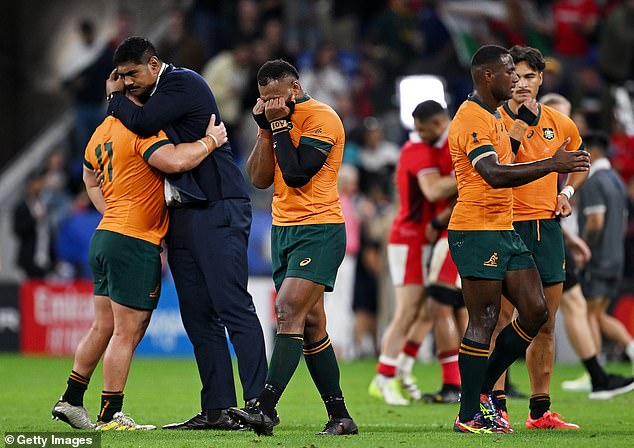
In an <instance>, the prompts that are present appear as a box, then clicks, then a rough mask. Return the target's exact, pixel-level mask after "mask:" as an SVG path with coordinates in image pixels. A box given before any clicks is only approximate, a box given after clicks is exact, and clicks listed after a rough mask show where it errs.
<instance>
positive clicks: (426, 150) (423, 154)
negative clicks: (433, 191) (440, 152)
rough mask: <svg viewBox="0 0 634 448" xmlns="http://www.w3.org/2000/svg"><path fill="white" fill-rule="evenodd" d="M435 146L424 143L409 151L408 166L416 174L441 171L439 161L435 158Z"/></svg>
mask: <svg viewBox="0 0 634 448" xmlns="http://www.w3.org/2000/svg"><path fill="white" fill-rule="evenodd" d="M432 151H434V148H430V147H429V146H427V145H425V144H424V143H421V144H420V148H416V150H415V151H410V152H409V160H408V161H407V162H408V166H409V167H410V171H411V172H412V173H413V174H414V175H418V174H426V173H436V172H438V171H440V168H439V167H438V163H437V161H436V160H435V159H434V156H433V153H432Z"/></svg>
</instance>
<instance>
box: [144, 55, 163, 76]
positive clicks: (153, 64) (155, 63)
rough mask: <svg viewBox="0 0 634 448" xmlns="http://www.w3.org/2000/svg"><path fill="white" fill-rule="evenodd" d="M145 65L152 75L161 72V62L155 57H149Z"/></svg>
mask: <svg viewBox="0 0 634 448" xmlns="http://www.w3.org/2000/svg"><path fill="white" fill-rule="evenodd" d="M147 63H148V67H150V70H151V71H152V73H154V74H156V73H158V72H159V71H160V70H161V61H159V59H158V58H157V57H156V56H152V57H150V59H148V61H147Z"/></svg>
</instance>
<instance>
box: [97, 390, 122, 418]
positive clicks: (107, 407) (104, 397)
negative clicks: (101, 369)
mask: <svg viewBox="0 0 634 448" xmlns="http://www.w3.org/2000/svg"><path fill="white" fill-rule="evenodd" d="M122 408H123V391H122V390H121V391H118V392H109V391H107V390H104V391H101V412H100V413H99V415H98V416H97V420H98V421H100V422H109V421H110V420H112V417H113V416H114V415H115V414H116V413H117V412H121V409H122Z"/></svg>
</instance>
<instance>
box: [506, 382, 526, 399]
mask: <svg viewBox="0 0 634 448" xmlns="http://www.w3.org/2000/svg"><path fill="white" fill-rule="evenodd" d="M505 392H506V398H521V399H526V398H528V396H527V395H526V394H524V393H522V392H520V391H519V389H518V388H517V387H515V386H514V385H513V384H512V383H509V384H508V386H506V390H505Z"/></svg>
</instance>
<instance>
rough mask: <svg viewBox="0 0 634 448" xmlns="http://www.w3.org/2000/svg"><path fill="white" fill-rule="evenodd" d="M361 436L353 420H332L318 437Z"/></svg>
mask: <svg viewBox="0 0 634 448" xmlns="http://www.w3.org/2000/svg"><path fill="white" fill-rule="evenodd" d="M350 434H359V428H357V425H356V423H355V422H354V421H353V420H352V419H351V418H331V419H330V420H328V422H327V423H326V426H325V427H324V430H323V431H322V432H318V433H317V435H318V436H346V435H350Z"/></svg>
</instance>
